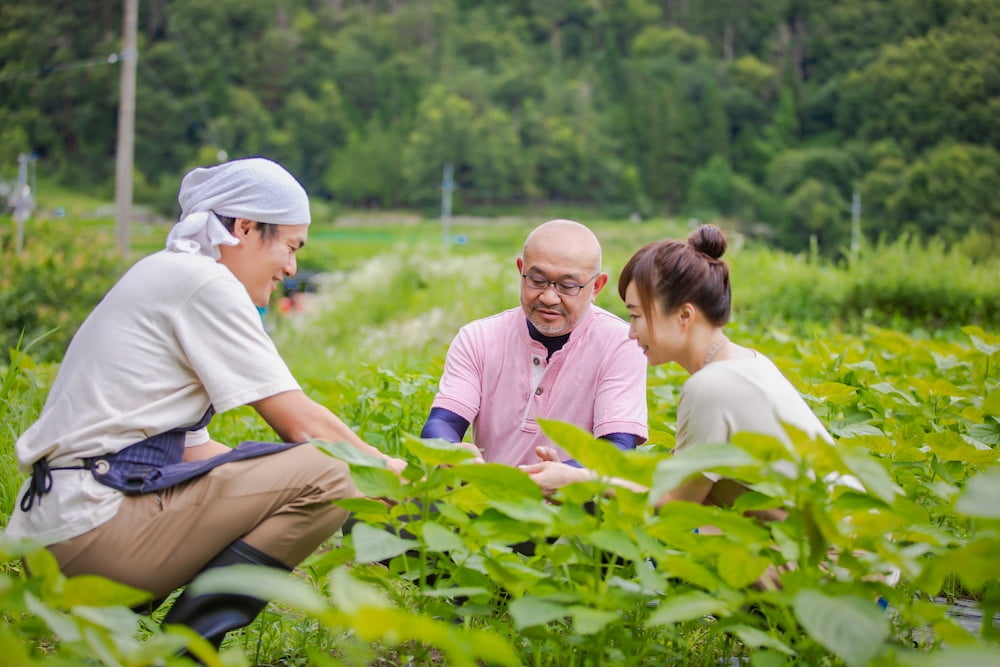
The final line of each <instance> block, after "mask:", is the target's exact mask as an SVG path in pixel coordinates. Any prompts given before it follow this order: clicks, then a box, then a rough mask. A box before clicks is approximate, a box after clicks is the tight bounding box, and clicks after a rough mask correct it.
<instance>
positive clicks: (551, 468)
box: [518, 447, 594, 495]
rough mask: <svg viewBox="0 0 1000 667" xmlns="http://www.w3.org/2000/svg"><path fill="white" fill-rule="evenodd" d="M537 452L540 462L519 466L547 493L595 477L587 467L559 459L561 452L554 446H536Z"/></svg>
mask: <svg viewBox="0 0 1000 667" xmlns="http://www.w3.org/2000/svg"><path fill="white" fill-rule="evenodd" d="M535 454H537V455H538V458H539V459H541V461H539V462H538V463H529V464H526V465H520V466H518V468H520V469H521V470H523V471H524V472H526V473H528V474H529V475H530V476H531V479H532V480H534V482H535V483H536V484H538V486H540V487H542V492H543V493H544V494H545V495H550V494H552V493H553V492H554V491H555V490H556V489H558V488H559V487H562V486H566V485H567V484H572V483H573V482H585V481H587V480H591V479H594V473H593V472H592V471H590V470H587V469H586V468H574V467H573V466H571V465H566V464H565V463H563V462H561V461H560V460H559V454H558V453H557V452H556V450H555V449H553V448H552V447H536V448H535Z"/></svg>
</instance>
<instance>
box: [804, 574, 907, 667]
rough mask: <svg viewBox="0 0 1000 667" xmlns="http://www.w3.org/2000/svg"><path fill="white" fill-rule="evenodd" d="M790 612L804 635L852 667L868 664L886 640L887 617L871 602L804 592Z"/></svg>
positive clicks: (810, 591) (887, 629)
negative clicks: (803, 629)
mask: <svg viewBox="0 0 1000 667" xmlns="http://www.w3.org/2000/svg"><path fill="white" fill-rule="evenodd" d="M793 609H794V611H795V617H796V618H798V620H799V622H800V623H801V624H802V626H803V627H804V628H805V629H806V632H808V633H809V634H810V635H811V636H812V637H813V638H814V639H816V640H817V641H818V642H819V643H821V644H822V645H823V646H825V647H826V648H828V649H829V650H830V651H832V652H833V653H834V654H836V655H837V656H838V657H839V658H841V659H842V660H843V661H844V662H846V663H847V664H848V665H850V666H851V667H854V666H857V667H861V666H863V665H867V664H868V663H869V662H870V661H871V659H872V658H873V657H875V655H876V654H877V653H878V651H879V650H880V648H881V646H882V642H883V641H885V640H886V639H887V638H888V637H889V621H888V618H887V616H886V614H885V612H883V611H882V610H881V609H880V608H879V607H878V605H877V604H875V601H874V600H865V599H864V598H859V597H855V596H853V595H842V596H836V597H833V596H829V595H825V594H824V593H822V592H820V591H818V590H812V589H805V590H802V591H799V593H798V594H797V595H796V596H795V600H794V602H793Z"/></svg>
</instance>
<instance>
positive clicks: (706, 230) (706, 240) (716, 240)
mask: <svg viewBox="0 0 1000 667" xmlns="http://www.w3.org/2000/svg"><path fill="white" fill-rule="evenodd" d="M688 243H690V244H691V247H692V248H694V249H695V250H697V251H698V252H701V253H704V254H706V255H708V256H709V257H711V258H712V259H719V258H720V257H722V256H723V255H724V254H725V253H726V245H727V243H728V242H727V241H726V235H725V233H724V232H723V231H722V230H721V229H719V228H718V227H716V226H715V225H700V226H699V227H697V228H696V229H695V230H694V231H693V232H691V233H690V234H689V235H688Z"/></svg>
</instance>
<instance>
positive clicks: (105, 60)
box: [0, 53, 123, 81]
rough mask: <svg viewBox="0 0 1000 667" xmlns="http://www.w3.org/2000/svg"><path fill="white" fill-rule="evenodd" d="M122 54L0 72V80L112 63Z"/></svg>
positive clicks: (121, 57)
mask: <svg viewBox="0 0 1000 667" xmlns="http://www.w3.org/2000/svg"><path fill="white" fill-rule="evenodd" d="M122 59H123V56H122V54H120V53H109V54H108V55H106V56H104V57H100V58H89V59H87V60H77V61H76V62H71V63H60V64H58V65H45V66H44V67H39V68H37V69H33V70H31V71H28V72H14V73H13V74H0V81H9V80H11V79H26V78H29V77H31V78H37V77H42V76H48V75H49V74H55V73H57V72H65V71H67V70H72V69H80V68H83V67H93V66H94V65H114V64H115V63H117V62H118V61H119V60H122Z"/></svg>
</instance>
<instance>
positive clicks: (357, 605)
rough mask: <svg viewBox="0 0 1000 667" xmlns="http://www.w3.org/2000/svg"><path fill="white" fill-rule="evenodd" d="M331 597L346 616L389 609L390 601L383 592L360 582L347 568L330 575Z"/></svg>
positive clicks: (338, 569) (339, 569)
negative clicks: (362, 610)
mask: <svg viewBox="0 0 1000 667" xmlns="http://www.w3.org/2000/svg"><path fill="white" fill-rule="evenodd" d="M330 595H331V597H332V599H333V603H334V605H336V607H337V608H338V609H340V610H342V611H343V612H344V613H346V614H356V613H357V612H358V611H359V610H361V609H366V608H367V609H379V610H384V609H388V608H389V601H388V600H387V599H386V597H385V594H384V593H382V591H381V590H379V589H378V588H376V587H375V586H373V585H372V584H368V583H365V582H363V581H358V580H357V579H356V578H354V577H353V576H351V573H350V572H349V571H348V570H347V568H345V567H340V568H337V569H336V570H334V571H333V572H331V573H330Z"/></svg>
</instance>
